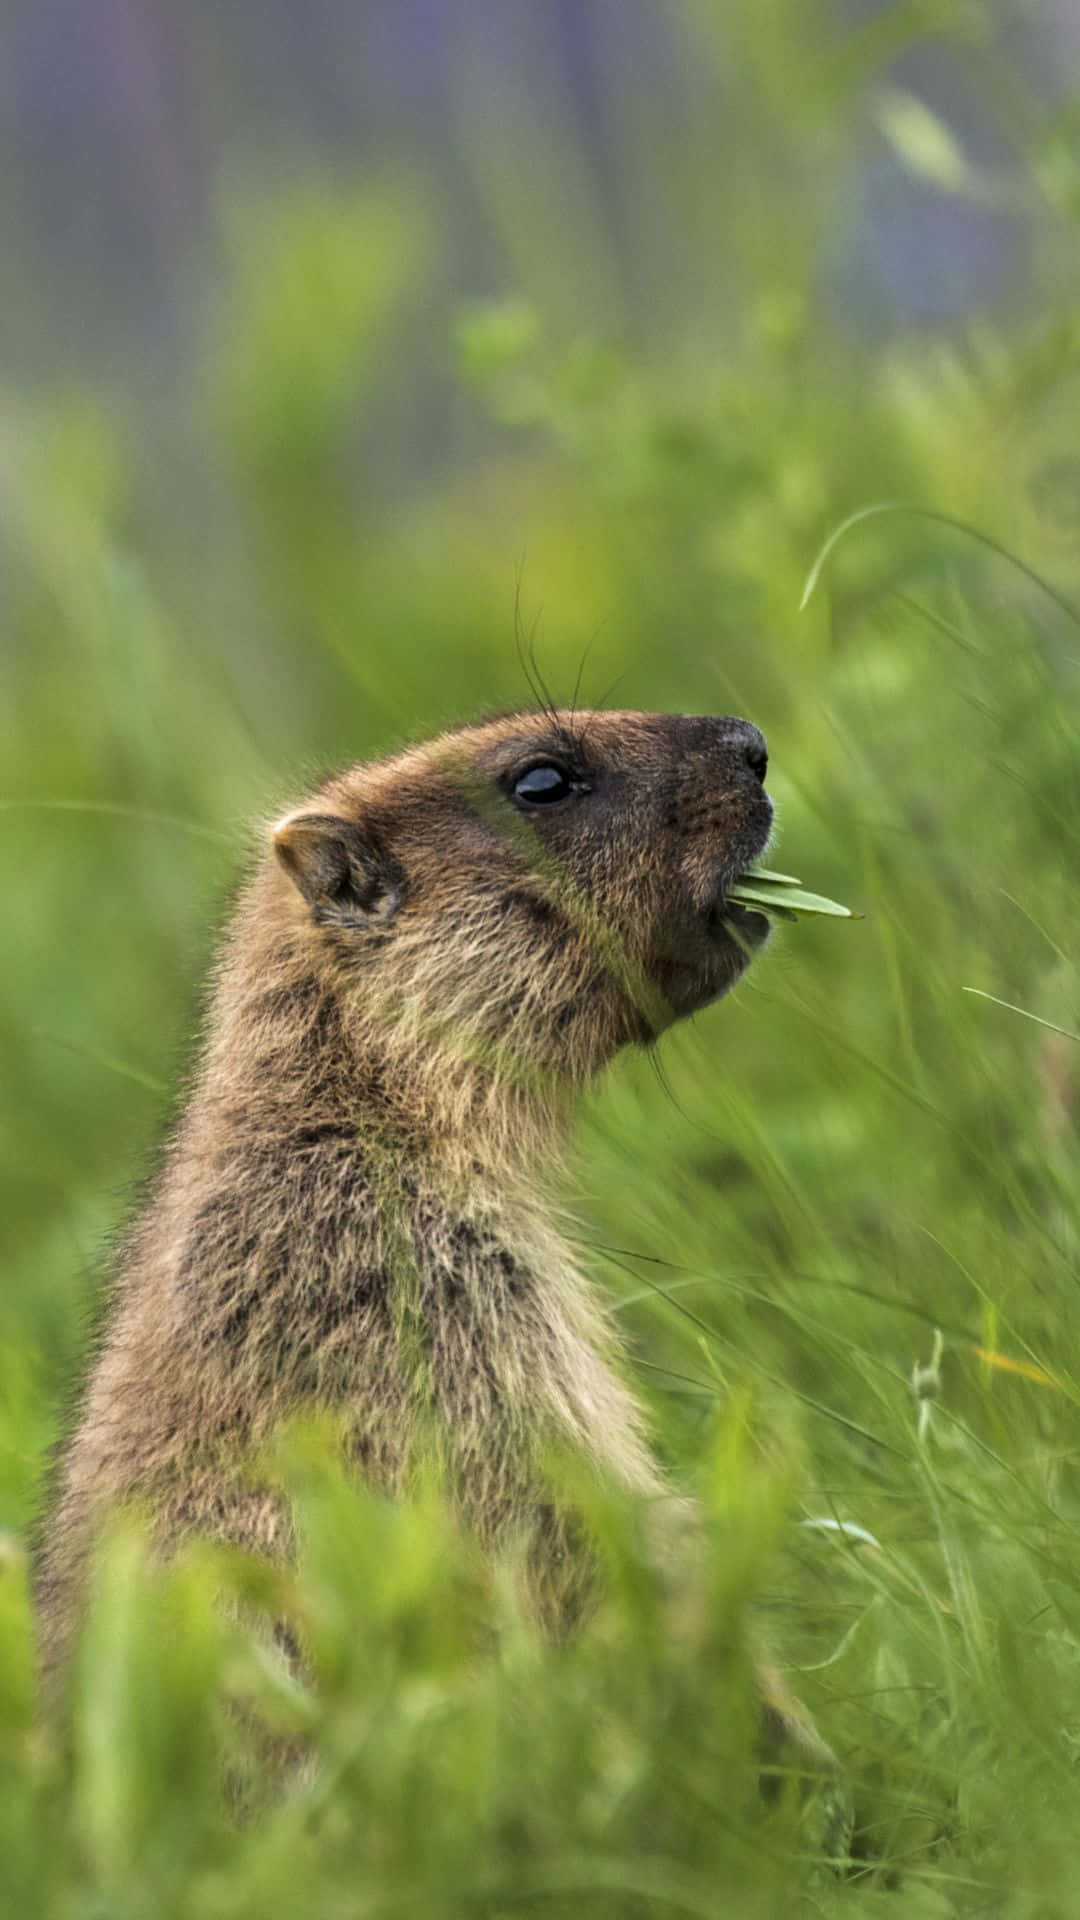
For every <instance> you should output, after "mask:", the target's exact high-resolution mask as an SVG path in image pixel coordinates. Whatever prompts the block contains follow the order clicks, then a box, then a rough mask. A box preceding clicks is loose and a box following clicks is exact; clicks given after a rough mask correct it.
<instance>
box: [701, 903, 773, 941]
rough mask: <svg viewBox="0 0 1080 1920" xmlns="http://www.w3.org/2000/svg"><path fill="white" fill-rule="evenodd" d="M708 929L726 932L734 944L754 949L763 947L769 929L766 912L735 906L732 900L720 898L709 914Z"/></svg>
mask: <svg viewBox="0 0 1080 1920" xmlns="http://www.w3.org/2000/svg"><path fill="white" fill-rule="evenodd" d="M709 927H710V931H714V932H717V933H723V934H727V936H728V937H729V939H733V940H734V941H735V943H736V945H738V946H741V947H749V948H751V949H753V950H756V949H757V948H758V947H763V946H764V945H765V942H766V940H767V939H768V937H769V933H770V931H771V928H770V924H769V916H768V914H767V913H758V911H757V910H756V908H754V907H742V906H737V905H736V903H735V901H734V900H722V901H721V903H720V905H719V906H718V907H713V909H712V910H711V912H710V914H709Z"/></svg>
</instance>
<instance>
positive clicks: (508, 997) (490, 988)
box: [274, 711, 772, 1079]
mask: <svg viewBox="0 0 1080 1920" xmlns="http://www.w3.org/2000/svg"><path fill="white" fill-rule="evenodd" d="M766 765H767V754H766V748H765V741H764V739H763V738H762V736H761V734H760V733H759V732H758V730H757V728H756V727H754V726H751V725H750V723H749V722H748V721H746V720H737V719H731V718H723V719H712V718H704V717H697V716H689V715H682V714H678V715H668V714H649V713H606V712H598V713H588V712H586V713H576V714H572V713H569V712H557V711H552V712H550V713H522V714H514V715H509V716H504V717H500V718H498V719H494V720H491V721H488V722H486V723H484V724H481V725H478V726H472V727H467V728H465V729H463V730H462V731H461V732H459V733H454V734H448V735H444V736H442V737H441V738H440V739H438V740H435V741H433V742H431V743H429V744H428V745H425V746H421V747H416V748H412V749H410V750H408V751H407V752H405V753H403V754H401V755H399V756H398V757H397V758H395V759H392V760H388V761H384V762H381V763H378V764H373V765H370V766H362V767H357V768H354V769H353V770H351V771H350V772H348V773H345V774H342V775H340V776H339V777H337V778H335V779H333V780H331V781H330V782H329V783H328V784H327V785H326V786H325V787H324V788H323V789H322V791H321V793H319V794H318V795H317V796H316V797H315V798H314V799H313V800H312V801H311V802H310V803H309V804H308V805H306V806H304V807H301V808H299V809H297V810H296V811H294V812H292V813H290V814H288V815H287V816H286V817H285V819H284V820H282V821H281V822H280V823H279V824H278V825H277V827H276V828H275V829H274V847H275V851H276V853H277V856H278V860H279V862H280V868H281V877H280V880H279V883H278V884H279V887H282V886H284V884H285V879H286V877H287V879H288V881H289V882H291V883H292V885H291V888H289V889H288V891H287V893H286V894H285V896H284V899H283V902H282V904H284V903H285V902H286V901H287V902H288V903H289V904H288V906H287V909H286V910H287V912H288V914H289V916H290V920H291V924H292V927H293V929H294V933H293V937H294V939H296V938H299V939H301V940H302V941H303V942H304V943H305V946H308V945H314V946H315V947H316V948H318V949H319V951H320V952H321V954H322V956H323V958H324V959H325V961H326V963H327V964H328V965H330V966H331V967H332V969H333V973H334V977H335V980H336V982H337V984H338V987H339V989H344V990H345V992H346V993H347V994H348V996H349V998H350V1000H351V1001H352V1002H353V1003H354V1004H355V1005H356V1006H357V1008H358V1009H360V1010H361V1012H362V1013H363V1016H364V1018H365V1019H369V1020H370V1022H371V1023H372V1024H373V1025H374V1026H376V1027H377V1026H378V1024H379V1023H380V1022H381V1023H383V1024H384V1025H385V1027H386V1028H387V1030H388V1031H389V1030H390V1029H393V1030H394V1031H395V1032H396V1033H397V1034H398V1035H399V1036H401V1035H402V1034H404V1035H406V1036H407V1038H408V1042H409V1045H410V1048H411V1050H412V1051H413V1052H414V1053H415V1051H416V1049H417V1048H423V1047H424V1046H425V1045H427V1046H429V1047H430V1046H433V1045H437V1046H439V1048H440V1051H441V1050H443V1049H444V1046H445V1045H448V1046H449V1047H450V1049H451V1051H454V1050H455V1049H456V1050H457V1051H458V1053H459V1054H460V1056H461V1058H462V1059H465V1058H469V1059H473V1060H476V1059H477V1058H478V1057H479V1055H482V1054H483V1053H484V1051H485V1050H487V1053H488V1057H489V1063H490V1064H493V1065H495V1066H496V1067H498V1066H501V1067H502V1068H503V1070H504V1071H508V1072H511V1073H513V1072H519V1071H525V1072H526V1073H527V1072H528V1071H529V1069H530V1067H536V1068H539V1069H540V1070H541V1071H542V1072H545V1073H546V1072H549V1071H554V1072H555V1073H557V1074H563V1075H569V1076H570V1077H571V1078H573V1079H580V1078H582V1077H584V1076H585V1075H587V1074H588V1073H590V1072H592V1071H593V1070H595V1069H596V1068H597V1067H598V1066H600V1065H602V1064H603V1062H604V1061H605V1060H606V1059H608V1058H609V1057H610V1056H611V1054H612V1053H613V1052H614V1051H615V1050H616V1049H617V1048H618V1047H620V1046H622V1045H624V1044H626V1043H627V1042H630V1041H642V1042H647V1041H649V1040H651V1039H652V1038H653V1037H654V1036H655V1034H656V1033H657V1032H659V1031H660V1030H661V1029H662V1028H663V1027H664V1026H665V1025H667V1024H669V1023H670V1022H671V1021H672V1020H673V1019H677V1018H679V1017H681V1016H682V1015H684V1014H688V1013H692V1012H694V1011H695V1010H696V1009H698V1008H700V1007H703V1006H705V1005H706V1004H707V1003H708V1002H709V1001H711V1000H715V999H716V998H718V997H719V995H721V994H723V993H724V992H726V991H727V989H728V988H729V987H730V986H731V985H732V984H733V982H734V981H735V980H736V979H737V978H738V976H739V974H740V973H741V972H742V970H743V968H744V967H745V965H746V964H747V960H748V958H749V956H750V953H751V951H752V950H753V949H754V948H755V947H756V946H758V945H760V944H761V942H762V941H763V940H764V938H765V936H766V934H767V930H768V929H767V922H766V921H765V919H764V916H762V915H760V914H755V913H751V912H747V911H746V910H745V909H742V908H739V907H736V906H734V905H732V904H731V903H729V902H728V900H727V898H726V893H727V888H728V887H729V886H730V885H731V883H732V882H733V881H734V879H735V877H736V875H737V874H738V873H739V872H740V871H742V870H743V869H744V868H745V867H746V866H747V865H748V864H749V863H750V862H751V861H753V860H754V859H755V858H756V857H757V856H758V855H759V854H760V853H761V852H762V851H763V849H764V847H765V845H766V842H767V840H768V837H769V831H770V827H771V823H772V805H771V802H770V801H769V799H768V797H767V795H766V793H765V789H764V778H765V770H766ZM352 989H355V993H353V991H352Z"/></svg>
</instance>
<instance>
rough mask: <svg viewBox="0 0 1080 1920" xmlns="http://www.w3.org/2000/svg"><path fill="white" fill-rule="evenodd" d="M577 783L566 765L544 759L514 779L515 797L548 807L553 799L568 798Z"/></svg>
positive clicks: (532, 804)
mask: <svg viewBox="0 0 1080 1920" xmlns="http://www.w3.org/2000/svg"><path fill="white" fill-rule="evenodd" d="M576 784H577V783H576V782H575V781H574V780H572V779H571V777H570V775H569V774H568V773H567V771H566V768H565V767H559V766H556V765H555V762H554V761H553V760H544V761H541V763H540V765H539V766H536V767H529V768H528V769H527V770H526V772H525V773H521V774H519V775H518V777H517V779H516V780H515V781H514V788H513V792H514V799H515V800H521V801H523V802H524V803H525V805H526V806H529V807H546V806H549V805H550V803H551V802H552V801H553V800H566V799H567V798H568V797H569V795H570V794H572V793H573V792H574V791H575V787H576Z"/></svg>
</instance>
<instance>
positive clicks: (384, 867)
mask: <svg viewBox="0 0 1080 1920" xmlns="http://www.w3.org/2000/svg"><path fill="white" fill-rule="evenodd" d="M274 852H275V853H276V854H277V857H278V859H279V860H280V861H281V864H282V866H283V867H284V869H285V871H286V873H287V874H288V876H289V878H290V880H292V881H293V883H294V884H295V885H296V886H297V887H298V888H299V889H300V892H301V893H302V894H303V896H304V899H305V900H306V901H307V903H308V905H309V906H310V908H311V910H312V915H313V918H314V919H316V920H318V921H319V922H320V923H323V924H325V923H327V922H335V921H336V922H337V923H338V924H339V925H343V926H360V925H365V926H366V925H370V924H371V923H372V922H373V921H376V920H377V921H381V922H383V923H384V924H385V923H386V922H387V921H389V920H392V919H393V918H394V915H395V914H396V913H397V911H398V909H399V907H400V906H401V904H402V902H403V900H404V898H405V876H404V874H403V873H402V870H401V868H400V866H399V865H398V863H397V861H396V860H394V859H393V857H392V856H390V855H389V854H387V852H386V851H385V849H384V848H382V847H381V846H380V845H379V844H378V842H377V841H375V840H374V839H373V838H372V837H371V836H370V835H368V834H366V833H365V832H364V831H363V830H362V829H361V828H360V827H359V826H357V824H356V822H355V821H353V820H342V819H341V818H340V817H339V816H338V815H337V814H332V813H290V814H286V816H285V819H284V820H279V821H278V824H277V826H276V827H275V828H274Z"/></svg>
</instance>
